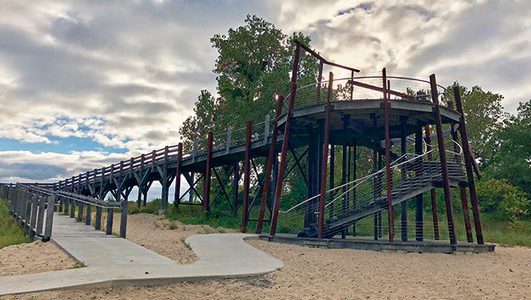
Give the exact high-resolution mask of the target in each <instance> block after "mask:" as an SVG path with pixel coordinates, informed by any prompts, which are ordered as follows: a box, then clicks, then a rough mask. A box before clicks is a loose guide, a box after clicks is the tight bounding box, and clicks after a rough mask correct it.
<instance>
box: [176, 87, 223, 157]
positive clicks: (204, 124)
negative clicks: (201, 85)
mask: <svg viewBox="0 0 531 300" xmlns="http://www.w3.org/2000/svg"><path fill="white" fill-rule="evenodd" d="M217 109H218V107H217V101H216V99H215V98H214V97H213V96H212V94H210V92H209V91H207V90H201V94H200V95H199V97H197V101H196V102H195V104H194V115H193V116H189V117H188V118H187V119H186V120H185V121H184V122H183V125H182V126H181V127H180V128H179V133H180V134H181V136H182V138H183V141H184V146H185V149H187V150H190V149H191V147H192V142H193V140H194V137H195V136H198V137H204V136H206V133H207V132H208V131H211V130H214V129H215V127H216V124H217V123H216V119H217V117H218V113H217V112H216V110H217ZM198 142H199V143H201V144H204V143H205V139H204V138H203V139H198Z"/></svg>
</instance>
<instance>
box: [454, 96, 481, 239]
mask: <svg viewBox="0 0 531 300" xmlns="http://www.w3.org/2000/svg"><path fill="white" fill-rule="evenodd" d="M454 98H455V105H456V107H457V111H458V112H459V114H461V116H460V118H459V132H460V133H461V142H462V144H463V145H462V146H463V152H464V156H465V169H466V174H467V177H468V188H469V192H470V202H472V215H473V216H474V228H475V229H476V240H477V242H478V244H483V243H484V241H483V231H482V230H481V221H480V218H479V207H478V199H477V196H476V183H475V181H474V173H473V171H472V164H473V163H474V162H473V158H472V150H471V149H470V145H469V144H468V133H467V129H466V123H465V113H464V111H463V103H462V102H461V95H460V93H459V87H457V86H454Z"/></svg>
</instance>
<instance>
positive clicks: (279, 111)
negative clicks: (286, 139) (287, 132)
mask: <svg viewBox="0 0 531 300" xmlns="http://www.w3.org/2000/svg"><path fill="white" fill-rule="evenodd" d="M321 72H322V69H321ZM319 90H320V89H319ZM283 102H284V97H282V96H278V100H277V111H276V116H275V127H273V136H272V137H271V145H270V146H269V153H268V155H267V163H266V170H265V177H264V190H263V191H262V198H261V199H260V213H259V215H258V225H257V226H256V233H257V234H260V233H262V228H263V223H264V216H265V209H266V205H267V196H268V195H269V186H270V184H271V169H272V168H273V163H274V162H275V160H276V156H277V152H276V151H275V147H276V144H277V139H278V125H277V124H278V118H279V117H280V115H281V114H282V104H283Z"/></svg>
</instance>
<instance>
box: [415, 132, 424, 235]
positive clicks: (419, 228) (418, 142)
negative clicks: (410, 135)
mask: <svg viewBox="0 0 531 300" xmlns="http://www.w3.org/2000/svg"><path fill="white" fill-rule="evenodd" d="M415 154H416V155H419V156H421V155H422V127H421V126H420V125H417V127H416V128H415ZM418 166H419V171H417V172H415V176H422V158H420V161H419V162H418ZM423 209H424V196H423V194H419V195H417V196H416V197H415V239H416V240H417V241H418V242H421V241H423V240H424V227H423V225H424V216H423Z"/></svg>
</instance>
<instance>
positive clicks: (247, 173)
mask: <svg viewBox="0 0 531 300" xmlns="http://www.w3.org/2000/svg"><path fill="white" fill-rule="evenodd" d="M252 134H253V122H252V121H247V127H246V128H245V159H244V161H243V172H244V175H243V205H242V224H241V226H240V231H241V232H245V231H247V222H248V220H249V216H248V213H249V211H248V210H249V208H248V206H249V184H250V182H251V137H252Z"/></svg>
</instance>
